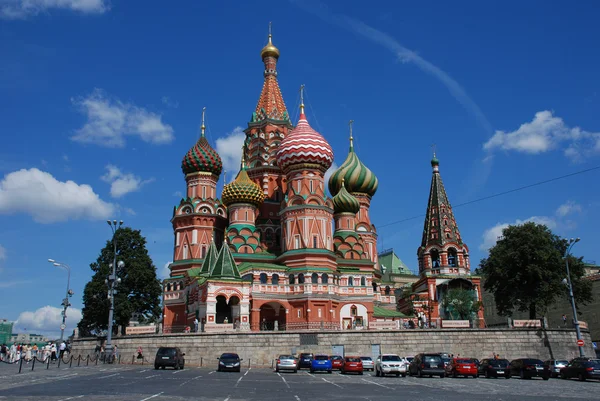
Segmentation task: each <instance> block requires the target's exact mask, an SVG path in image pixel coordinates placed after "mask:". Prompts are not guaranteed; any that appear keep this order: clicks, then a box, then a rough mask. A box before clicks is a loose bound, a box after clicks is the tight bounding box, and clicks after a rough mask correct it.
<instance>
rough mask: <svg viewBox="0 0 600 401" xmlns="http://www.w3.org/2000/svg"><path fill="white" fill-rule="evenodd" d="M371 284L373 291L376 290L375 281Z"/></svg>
mask: <svg viewBox="0 0 600 401" xmlns="http://www.w3.org/2000/svg"><path fill="white" fill-rule="evenodd" d="M371 285H372V286H373V291H377V283H372V284H371Z"/></svg>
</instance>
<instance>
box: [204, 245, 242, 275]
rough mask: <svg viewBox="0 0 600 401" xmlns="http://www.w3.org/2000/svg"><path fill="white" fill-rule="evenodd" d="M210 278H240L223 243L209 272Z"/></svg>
mask: <svg viewBox="0 0 600 401" xmlns="http://www.w3.org/2000/svg"><path fill="white" fill-rule="evenodd" d="M207 259H208V258H207ZM210 278H228V279H239V278H240V272H239V270H238V268H237V265H236V263H235V260H234V259H233V255H232V254H231V250H230V249H229V245H228V244H227V243H224V244H223V246H221V251H220V252H219V256H218V257H217V260H216V261H215V264H214V266H213V268H212V270H211V272H210Z"/></svg>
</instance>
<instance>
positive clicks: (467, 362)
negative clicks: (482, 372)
mask: <svg viewBox="0 0 600 401" xmlns="http://www.w3.org/2000/svg"><path fill="white" fill-rule="evenodd" d="M450 375H452V377H458V376H459V375H460V376H464V377H469V376H473V377H474V378H477V376H478V374H477V364H476V363H475V360H474V359H469V358H454V359H452V360H451V361H450V363H449V364H448V365H447V366H446V376H450Z"/></svg>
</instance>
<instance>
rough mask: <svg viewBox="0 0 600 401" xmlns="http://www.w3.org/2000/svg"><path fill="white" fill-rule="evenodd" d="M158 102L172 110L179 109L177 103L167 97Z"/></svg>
mask: <svg viewBox="0 0 600 401" xmlns="http://www.w3.org/2000/svg"><path fill="white" fill-rule="evenodd" d="M160 100H161V101H162V103H163V104H164V105H165V106H167V107H170V108H172V109H176V108H178V107H179V102H177V101H175V100H172V99H171V98H170V97H169V96H163V97H162V98H161V99H160Z"/></svg>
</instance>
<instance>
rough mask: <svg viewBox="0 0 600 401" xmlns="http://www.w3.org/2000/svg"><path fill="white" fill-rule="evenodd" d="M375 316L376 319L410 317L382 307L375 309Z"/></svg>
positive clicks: (375, 307)
mask: <svg viewBox="0 0 600 401" xmlns="http://www.w3.org/2000/svg"><path fill="white" fill-rule="evenodd" d="M373 316H375V317H409V316H407V315H405V314H404V313H402V312H398V311H395V310H390V309H385V308H382V307H381V306H374V307H373Z"/></svg>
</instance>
